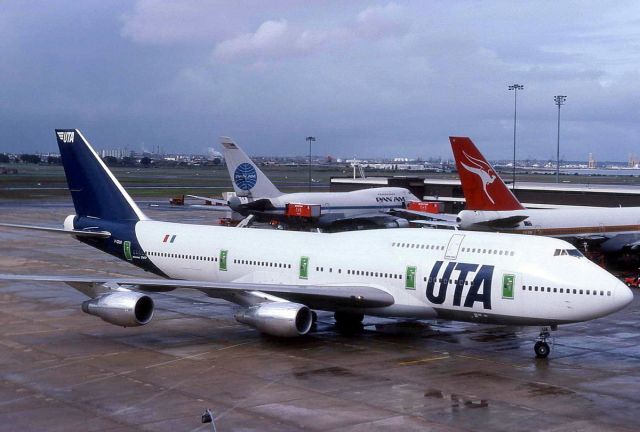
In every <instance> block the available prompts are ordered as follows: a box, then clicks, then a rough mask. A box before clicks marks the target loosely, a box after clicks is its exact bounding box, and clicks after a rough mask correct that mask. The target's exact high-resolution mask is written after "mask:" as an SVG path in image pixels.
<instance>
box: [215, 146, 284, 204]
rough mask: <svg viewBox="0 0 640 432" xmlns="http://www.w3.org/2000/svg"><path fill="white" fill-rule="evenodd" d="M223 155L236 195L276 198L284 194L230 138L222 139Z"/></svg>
mask: <svg viewBox="0 0 640 432" xmlns="http://www.w3.org/2000/svg"><path fill="white" fill-rule="evenodd" d="M220 144H222V154H223V155H224V160H225V162H226V164H227V169H228V170H229V176H230V177H231V183H233V189H234V190H235V191H236V195H238V196H243V197H252V198H275V197H277V196H280V195H282V192H280V191H279V190H278V188H277V187H275V185H274V184H273V183H271V180H269V178H268V177H267V176H266V175H264V173H263V172H262V171H260V168H258V167H257V166H256V164H254V163H253V161H252V160H251V159H249V156H247V154H246V153H245V152H244V151H243V150H242V149H241V148H240V147H239V146H238V144H236V143H235V142H234V141H233V140H232V139H231V138H229V137H220Z"/></svg>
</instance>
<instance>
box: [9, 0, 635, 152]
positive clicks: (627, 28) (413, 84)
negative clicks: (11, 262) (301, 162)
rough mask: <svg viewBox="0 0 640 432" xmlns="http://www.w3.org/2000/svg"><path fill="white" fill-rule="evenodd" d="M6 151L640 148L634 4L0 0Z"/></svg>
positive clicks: (563, 2)
mask: <svg viewBox="0 0 640 432" xmlns="http://www.w3.org/2000/svg"><path fill="white" fill-rule="evenodd" d="M0 55H1V58H2V60H1V61H0V137H1V138H0V151H8V152H33V151H55V150H57V146H56V143H55V139H54V134H53V129H54V128H55V127H61V128H73V127H77V128H80V129H81V130H82V131H83V133H84V135H85V136H86V137H87V138H88V139H89V140H90V141H91V142H92V144H93V145H94V146H95V147H96V148H99V149H115V148H123V147H125V146H127V147H128V148H129V149H135V150H142V149H143V148H144V149H148V150H150V149H152V148H154V147H155V146H157V145H159V146H161V147H162V148H163V149H164V150H167V151H175V152H185V153H192V152H193V153H203V152H205V151H206V149H207V148H208V147H214V146H217V142H218V137H219V136H220V135H229V136H232V137H234V138H235V140H236V141H237V142H238V143H239V144H240V145H241V146H243V147H244V148H245V149H246V151H247V152H248V153H249V154H252V155H271V154H273V155H299V154H306V153H307V151H308V149H307V143H306V142H305V140H304V138H305V137H306V136H308V135H314V136H316V137H317V141H316V142H315V143H314V151H313V153H314V154H319V155H333V156H337V157H352V156H357V157H362V158H364V157H381V156H389V157H399V156H406V157H416V156H419V157H423V158H428V157H432V156H443V157H446V158H448V157H450V155H451V149H450V147H449V141H448V136H450V135H468V136H471V137H472V139H473V140H474V141H475V142H476V144H477V145H478V146H479V147H480V149H481V150H483V151H484V152H485V154H486V155H487V156H488V157H489V158H492V159H498V158H507V159H508V158H510V157H511V152H512V151H513V150H512V146H513V103H514V100H513V96H514V94H513V92H510V91H508V90H507V86H508V85H509V84H512V83H520V84H523V85H524V86H525V89H524V90H523V91H522V92H519V93H518V135H517V139H518V158H527V157H533V158H541V159H551V158H554V159H555V151H556V132H557V129H556V128H557V107H556V106H555V105H554V102H553V96H554V95H557V94H562V95H567V102H566V105H564V106H563V107H562V113H561V116H562V117H561V121H562V123H561V154H562V155H563V157H564V158H567V159H585V160H586V158H587V154H588V153H589V152H592V153H593V154H594V157H595V158H596V159H597V160H626V159H627V157H628V155H629V153H636V154H640V98H639V96H640V92H639V89H640V80H639V79H638V78H639V75H640V74H639V71H638V67H639V65H640V3H638V2H636V1H608V2H603V1H575V2H571V1H548V2H541V1H535V2H533V1H526V2H517V1H504V2H502V1H494V2H482V1H396V2H388V1H374V0H369V1H349V2H344V1H315V2H310V1H290V0H283V1H260V0H256V1H238V0H234V1H225V2H222V1H196V0H182V1H171V0H138V1H105V0H96V1H87V0H83V1H77V0H73V1H64V0H59V1H55V2H52V1H28V0H15V1H14V0H9V1H6V0H5V1H2V2H0Z"/></svg>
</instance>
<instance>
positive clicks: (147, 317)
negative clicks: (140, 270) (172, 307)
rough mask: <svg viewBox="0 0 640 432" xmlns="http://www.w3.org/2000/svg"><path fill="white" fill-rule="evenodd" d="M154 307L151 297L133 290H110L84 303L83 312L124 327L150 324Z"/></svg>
mask: <svg viewBox="0 0 640 432" xmlns="http://www.w3.org/2000/svg"><path fill="white" fill-rule="evenodd" d="M153 309H154V304H153V300H152V299H151V297H149V296H147V295H144V294H141V293H138V292H133V291H115V292H110V293H106V294H102V295H101V296H99V297H96V298H94V299H91V300H87V301H85V302H83V303H82V311H83V312H86V313H88V314H90V315H95V316H97V317H100V318H102V319H103V320H104V321H106V322H108V323H110V324H115V325H119V326H123V327H137V326H142V325H145V324H148V323H149V321H151V318H153Z"/></svg>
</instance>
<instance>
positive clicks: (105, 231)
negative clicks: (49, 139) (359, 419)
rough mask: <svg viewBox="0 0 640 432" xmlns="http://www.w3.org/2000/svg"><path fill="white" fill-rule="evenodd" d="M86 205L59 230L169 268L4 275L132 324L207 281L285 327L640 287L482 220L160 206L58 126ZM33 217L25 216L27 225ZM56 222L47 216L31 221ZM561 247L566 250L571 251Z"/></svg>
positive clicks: (545, 350) (78, 202) (462, 314)
mask: <svg viewBox="0 0 640 432" xmlns="http://www.w3.org/2000/svg"><path fill="white" fill-rule="evenodd" d="M56 136H57V139H58V145H59V147H60V154H61V157H62V162H63V165H64V169H65V173H66V176H67V182H68V184H69V190H70V192H71V196H72V199H73V204H74V207H75V211H76V214H74V215H70V216H68V217H67V218H66V219H65V221H64V229H61V230H54V232H63V233H66V234H68V235H71V236H73V237H75V238H76V239H78V240H79V241H81V242H83V243H85V244H87V245H89V246H92V247H95V248H96V249H99V250H101V251H103V252H106V253H109V254H111V255H113V256H114V257H117V258H119V259H121V260H124V261H126V262H129V263H131V264H133V265H136V266H138V267H140V268H142V269H144V270H146V271H148V272H150V273H152V274H154V275H157V276H160V278H110V277H104V276H101V277H97V276H94V275H87V276H83V277H82V276H81V277H79V276H59V275H56V276H45V275H42V276H34V275H0V279H1V280H22V281H51V282H64V283H67V284H68V285H70V286H72V287H73V288H75V289H77V290H79V291H81V292H82V293H84V294H86V295H87V296H89V297H90V299H89V300H87V301H85V302H84V303H83V304H82V310H83V311H85V312H87V313H89V314H92V315H96V316H98V317H100V318H102V319H103V320H105V321H107V322H109V323H111V324H115V325H121V326H140V325H145V324H147V323H149V322H150V321H151V319H152V316H153V313H154V302H153V300H152V298H151V296H150V295H149V294H148V293H153V292H162V291H169V290H172V289H175V288H178V287H180V288H190V289H196V290H199V291H201V292H203V293H204V294H206V295H208V296H210V297H215V298H223V299H226V300H228V301H231V302H234V303H237V304H239V305H241V306H242V307H243V310H242V311H241V312H239V313H238V314H236V319H237V320H238V321H239V322H242V323H245V324H248V325H250V326H252V327H254V328H256V329H258V330H259V331H261V332H264V333H268V334H271V335H276V336H297V335H304V334H306V333H308V332H309V331H310V329H311V327H312V323H313V310H314V309H315V310H323V311H332V312H335V318H336V320H337V321H338V322H359V321H361V320H362V318H363V315H365V314H366V315H374V316H381V317H401V318H402V317H404V318H418V319H435V318H441V319H450V320H460V321H469V322H479V323H494V324H514V325H529V326H541V327H543V329H542V331H541V333H540V336H539V340H538V341H537V342H536V343H535V345H534V348H535V353H536V355H537V356H538V357H546V356H547V355H548V354H549V345H548V344H547V342H546V339H547V337H548V336H549V333H548V327H551V328H554V327H555V326H557V325H559V324H567V323H573V322H579V321H587V320H591V319H595V318H598V317H602V316H604V315H607V314H610V313H613V312H615V311H618V310H620V309H622V308H623V307H625V306H626V305H628V304H629V303H630V302H631V300H632V298H633V294H632V293H631V291H630V290H629V288H627V287H626V286H625V285H624V284H623V283H622V282H620V281H619V280H617V279H616V278H615V277H613V276H612V275H610V274H609V273H607V272H606V271H605V270H603V269H602V268H600V267H598V266H597V265H595V264H593V263H592V262H590V261H589V260H587V259H584V258H583V257H582V255H581V254H580V253H579V252H578V251H577V250H576V249H575V248H574V247H573V246H571V245H570V244H568V243H566V242H564V241H562V240H558V239H552V238H546V237H532V236H517V235H510V234H493V233H482V232H463V231H441V230H427V229H402V228H400V229H395V230H368V231H352V232H341V233H334V234H323V233H313V232H289V231H277V230H259V229H238V228H230V227H220V226H203V225H189V224H182V223H168V222H162V221H155V220H151V219H149V218H148V217H147V216H146V215H145V214H144V213H143V212H142V211H141V210H140V209H139V208H138V206H137V205H136V204H135V203H134V201H133V200H132V199H131V197H130V196H129V195H128V194H127V192H126V191H125V190H124V189H123V187H122V186H121V185H120V183H119V182H118V180H117V179H116V178H115V177H114V176H113V174H112V173H111V172H110V171H109V169H108V168H107V167H106V166H105V164H104V163H103V162H102V160H101V159H100V158H99V157H98V155H97V154H96V152H95V151H94V150H93V148H92V147H91V146H90V145H89V144H88V142H87V141H86V140H85V138H84V137H83V135H82V134H81V133H80V131H78V130H77V129H75V130H74V129H61V130H56ZM23 227H24V226H23ZM31 228H37V229H45V230H46V229H47V228H41V227H31ZM559 251H560V252H561V253H559Z"/></svg>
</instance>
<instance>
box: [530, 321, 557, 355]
mask: <svg viewBox="0 0 640 432" xmlns="http://www.w3.org/2000/svg"><path fill="white" fill-rule="evenodd" d="M554 327H555V326H552V327H551V330H555V328H554ZM550 337H551V332H550V331H549V327H542V329H541V330H540V334H539V335H538V339H537V341H536V343H535V345H534V346H533V350H534V351H535V352H536V357H537V358H547V357H548V356H549V353H550V352H551V348H549V344H548V343H547V339H549V338H550Z"/></svg>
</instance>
